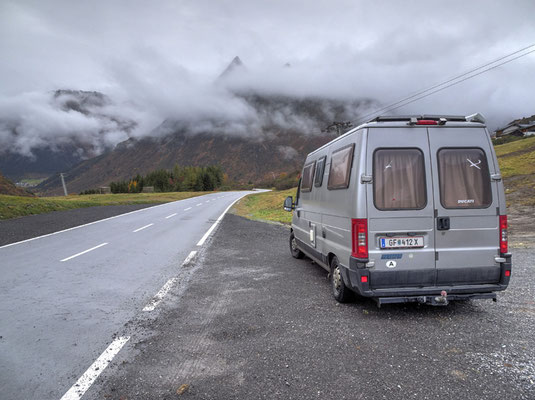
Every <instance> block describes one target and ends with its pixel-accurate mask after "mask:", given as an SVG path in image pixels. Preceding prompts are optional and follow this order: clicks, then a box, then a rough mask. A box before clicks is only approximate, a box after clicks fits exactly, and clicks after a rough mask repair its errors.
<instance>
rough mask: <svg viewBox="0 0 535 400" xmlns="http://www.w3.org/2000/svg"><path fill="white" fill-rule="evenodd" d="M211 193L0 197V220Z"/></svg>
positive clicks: (150, 202) (156, 202)
mask: <svg viewBox="0 0 535 400" xmlns="http://www.w3.org/2000/svg"><path fill="white" fill-rule="evenodd" d="M208 193H212V192H172V193H132V194H95V195H85V196H80V195H69V196H61V197H22V196H7V195H0V219H8V218H15V217H22V216H25V215H34V214H42V213H46V212H50V211H62V210H71V209H74V208H84V207H94V206H113V205H125V204H160V203H168V202H171V201H176V200H183V199H187V198H190V197H195V196H201V195H203V194H208Z"/></svg>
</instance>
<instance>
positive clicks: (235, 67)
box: [218, 56, 245, 80]
mask: <svg viewBox="0 0 535 400" xmlns="http://www.w3.org/2000/svg"><path fill="white" fill-rule="evenodd" d="M240 70H241V71H243V70H245V66H244V65H243V62H242V60H241V59H240V57H238V56H236V57H234V58H233V59H232V61H231V62H230V64H229V65H228V66H227V68H225V69H224V70H223V72H222V73H221V74H220V75H219V77H218V80H221V79H225V78H227V77H229V76H231V75H233V74H236V73H239V71H240Z"/></svg>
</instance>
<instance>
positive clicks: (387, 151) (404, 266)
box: [366, 127, 436, 290]
mask: <svg viewBox="0 0 535 400" xmlns="http://www.w3.org/2000/svg"><path fill="white" fill-rule="evenodd" d="M430 171H431V159H430V156H429V141H428V137H427V129H426V128H420V127H406V128H405V127H400V128H398V127H384V128H370V129H369V130H368V144H367V160H366V174H367V175H371V176H372V184H368V185H366V187H367V188H366V191H367V193H366V194H367V211H368V235H369V236H368V238H369V240H368V248H369V259H370V261H373V262H374V264H375V265H374V267H373V268H371V269H370V281H369V282H370V286H371V288H372V289H376V290H377V289H386V288H396V287H404V288H408V287H428V286H433V285H434V284H435V278H436V269H435V236H434V204H433V190H432V184H431V182H432V179H431V173H430Z"/></svg>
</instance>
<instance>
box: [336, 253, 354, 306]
mask: <svg viewBox="0 0 535 400" xmlns="http://www.w3.org/2000/svg"><path fill="white" fill-rule="evenodd" d="M331 288H332V292H333V296H334V298H335V300H336V301H337V302H339V303H347V302H349V301H351V300H352V299H353V292H352V291H351V289H349V288H348V287H347V286H346V284H345V282H344V278H343V277H342V271H341V270H340V264H339V263H338V258H336V256H334V257H333V259H332V260H331Z"/></svg>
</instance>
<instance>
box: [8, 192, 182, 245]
mask: <svg viewBox="0 0 535 400" xmlns="http://www.w3.org/2000/svg"><path fill="white" fill-rule="evenodd" d="M191 199H192V197H190V198H189V199H183V200H177V201H172V202H170V203H164V204H158V205H157V206H152V207H146V208H142V209H140V210H135V211H130V212H127V213H124V214H119V215H115V216H113V217H109V218H104V219H99V220H98V221H93V222H89V223H87V224H83V225H78V226H73V227H72V228H67V229H63V230H61V231H57V232H52V233H47V234H46V235H41V236H36V237H33V238H30V239H25V240H21V241H20V242H15V243H10V244H5V245H3V246H0V249H3V248H5V247H10V246H15V245H17V244H22V243H26V242H31V241H33V240H37V239H42V238H45V237H48V236H53V235H57V234H58V233H63V232H69V231H72V230H74V229H78V228H84V227H86V226H89V225H93V224H98V223H100V222H104V221H109V220H111V219H115V218H120V217H124V216H126V215H130V214H135V213H138V212H142V211H147V210H151V209H153V208H156V207H163V206H168V205H170V204H174V203H178V202H180V201H188V200H191ZM190 208H191V207H190ZM186 210H189V208H187V209H186Z"/></svg>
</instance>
